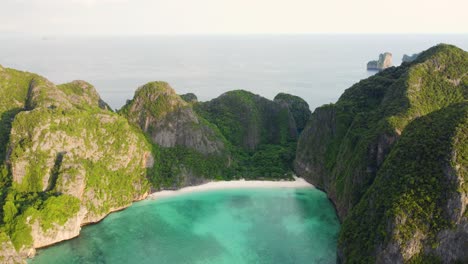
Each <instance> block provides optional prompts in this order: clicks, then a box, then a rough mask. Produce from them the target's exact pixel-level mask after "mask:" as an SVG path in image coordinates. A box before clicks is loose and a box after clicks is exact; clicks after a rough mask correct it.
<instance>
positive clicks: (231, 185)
mask: <svg viewBox="0 0 468 264" xmlns="http://www.w3.org/2000/svg"><path fill="white" fill-rule="evenodd" d="M243 188H315V186H314V185H312V184H310V183H308V182H307V181H306V180H304V179H303V178H299V177H296V176H294V181H287V180H280V181H261V180H252V181H250V180H243V179H242V180H233V181H212V182H208V183H204V184H201V185H197V186H189V187H184V188H181V189H179V190H163V191H157V192H154V193H151V194H149V195H148V196H147V197H146V200H155V199H158V198H164V197H171V196H176V195H180V194H185V193H193V192H204V191H211V190H226V189H243Z"/></svg>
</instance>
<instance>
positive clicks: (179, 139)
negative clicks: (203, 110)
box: [120, 82, 225, 154]
mask: <svg viewBox="0 0 468 264" xmlns="http://www.w3.org/2000/svg"><path fill="white" fill-rule="evenodd" d="M120 111H121V113H122V114H123V115H125V116H126V117H127V118H128V120H129V121H130V122H131V123H133V124H135V125H138V126H139V127H140V128H141V129H142V130H143V131H144V132H145V133H147V134H148V135H149V136H150V137H151V139H152V140H153V142H154V143H157V144H158V145H160V146H162V147H176V146H183V147H187V148H191V149H194V150H196V151H198V152H200V153H203V154H219V153H221V152H223V150H224V147H225V146H224V143H223V141H222V140H221V136H220V135H219V134H218V133H217V132H216V131H215V130H213V129H212V128H211V127H210V126H209V124H208V123H207V122H206V121H204V120H203V119H201V118H200V117H199V116H197V114H196V113H195V112H194V110H193V109H192V107H191V105H189V104H188V103H187V102H185V101H184V100H182V98H180V96H178V95H177V94H176V93H175V91H174V90H173V89H172V88H171V87H170V86H169V85H168V84H167V83H165V82H153V83H148V84H146V85H144V86H142V87H140V88H138V90H137V91H136V92H135V96H134V98H133V100H131V101H129V102H128V103H127V104H126V105H125V106H124V107H123V108H122V110H120Z"/></svg>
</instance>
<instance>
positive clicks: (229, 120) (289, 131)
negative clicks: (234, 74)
mask: <svg viewBox="0 0 468 264" xmlns="http://www.w3.org/2000/svg"><path fill="white" fill-rule="evenodd" d="M196 109H197V112H198V113H199V114H200V115H202V116H203V117H205V118H206V119H207V120H208V121H210V122H211V123H213V124H215V125H216V126H217V127H218V128H219V129H220V130H221V132H222V133H223V135H224V136H225V137H226V139H227V140H229V141H230V142H231V143H232V144H233V145H235V146H241V147H243V148H244V149H248V150H255V149H256V148H257V147H258V146H259V145H261V144H281V143H286V142H287V141H288V140H295V139H296V138H297V127H296V122H295V120H294V117H293V115H292V113H291V111H290V110H289V107H288V105H287V104H282V103H279V102H274V101H270V100H268V99H266V98H263V97H261V96H259V95H255V94H253V93H250V92H247V91H244V90H236V91H230V92H227V93H224V94H222V95H221V96H219V97H218V98H215V99H213V100H211V101H208V102H204V103H201V104H198V105H197V108H196Z"/></svg>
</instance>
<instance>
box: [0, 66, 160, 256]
mask: <svg viewBox="0 0 468 264" xmlns="http://www.w3.org/2000/svg"><path fill="white" fill-rule="evenodd" d="M12 76H15V77H16V78H17V79H20V80H22V79H25V81H24V84H23V85H24V86H25V88H24V90H25V93H24V95H25V97H24V100H23V103H22V104H21V102H18V106H22V108H21V109H19V110H18V111H17V112H15V115H13V116H12V119H11V121H12V123H11V124H10V125H9V126H10V127H11V130H10V131H8V132H9V143H8V149H7V151H6V154H7V155H6V163H7V164H8V165H9V166H8V168H10V175H11V176H10V177H11V183H10V184H11V186H10V189H9V192H11V195H10V194H8V195H7V198H6V200H7V203H8V206H9V207H8V208H10V209H9V211H8V212H9V215H8V218H12V220H10V221H13V219H14V220H15V223H16V224H15V225H14V226H12V228H11V229H10V230H9V232H10V233H9V234H7V238H6V241H7V242H5V243H3V245H4V247H3V248H4V249H3V250H2V251H0V256H3V257H4V259H5V261H10V260H11V261H16V260H15V258H16V256H15V254H13V253H12V251H11V250H10V247H9V245H14V249H13V250H15V251H16V252H17V256H19V258H20V259H21V258H24V257H32V256H33V255H34V252H35V248H40V247H44V246H48V245H51V244H54V243H57V242H60V241H62V240H67V239H70V238H73V237H75V236H77V235H78V234H79V232H80V229H81V226H82V225H85V224H87V223H94V222H97V221H100V220H101V219H102V218H103V217H105V216H106V215H107V214H109V213H110V212H112V211H116V210H120V209H123V208H125V207H127V206H129V205H130V204H131V203H132V202H133V201H135V200H140V199H143V198H145V197H146V195H147V194H148V191H149V183H148V181H147V178H146V172H147V169H148V166H152V165H153V164H152V163H153V162H154V159H153V157H152V155H151V147H150V144H149V143H148V142H147V141H146V139H145V137H144V135H142V134H141V133H140V132H139V131H137V130H136V129H135V128H133V127H132V126H131V125H130V124H129V123H128V121H127V120H126V119H125V118H123V117H121V116H119V115H117V114H115V113H113V112H111V111H109V110H108V107H107V106H106V104H105V103H103V102H102V100H101V99H100V98H99V95H98V94H97V92H96V91H95V89H94V87H92V86H91V85H90V84H88V83H85V82H82V81H75V82H72V83H70V84H66V85H61V86H59V87H57V86H55V85H54V84H52V83H51V82H49V81H47V80H45V79H44V78H42V77H40V76H36V75H32V74H29V73H22V72H17V71H13V72H12V75H9V76H6V75H4V77H5V78H12ZM0 81H2V80H1V79H0ZM18 83H20V82H19V81H15V82H7V83H6V85H5V86H0V91H3V90H5V89H9V88H10V85H18ZM19 88H20V87H16V89H19ZM0 101H1V100H0ZM0 169H2V168H1V166H0ZM34 193H35V194H40V195H31V194H34ZM21 196H24V197H28V198H26V199H30V201H29V200H27V203H26V205H27V204H30V205H31V206H30V207H27V206H25V205H22V207H23V209H22V211H21V212H18V210H16V209H15V208H16V206H15V203H17V201H16V200H15V197H21ZM23 204H24V202H23ZM34 204H36V205H38V204H42V205H41V206H39V207H37V206H36V207H34V206H32V205H34ZM2 206H3V204H2ZM47 210H53V211H54V212H55V213H54V214H47V213H44V211H47ZM19 238H20V239H19ZM9 239H11V242H9Z"/></svg>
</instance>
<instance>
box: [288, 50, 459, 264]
mask: <svg viewBox="0 0 468 264" xmlns="http://www.w3.org/2000/svg"><path fill="white" fill-rule="evenodd" d="M467 73H468V53H467V52H465V51H463V50H460V49H458V48H456V47H453V46H449V45H439V46H436V47H433V48H431V49H429V50H427V51H425V52H423V53H421V54H420V55H419V56H418V58H417V59H416V60H415V61H413V62H412V63H406V64H403V65H402V66H400V67H398V68H390V69H387V70H385V71H382V72H380V73H378V74H377V75H375V76H373V77H370V78H368V79H366V80H363V81H361V82H359V83H358V84H356V85H354V86H353V87H351V88H350V89H348V90H346V91H345V93H344V94H343V95H342V96H341V97H340V99H339V100H338V102H337V103H336V104H332V105H326V106H323V107H320V108H317V109H316V111H315V112H314V113H313V114H312V117H311V119H310V121H309V122H308V124H307V126H306V128H305V129H304V131H303V132H302V134H301V136H300V139H299V142H298V148H297V155H296V160H295V171H296V173H297V174H298V175H300V176H303V177H305V178H306V179H307V180H309V181H310V182H311V183H313V184H315V185H317V186H319V187H321V188H323V189H324V190H325V191H326V192H327V193H328V196H329V197H330V198H331V199H332V201H333V202H334V203H335V204H336V208H337V211H338V214H339V216H340V218H341V219H342V220H344V224H343V228H342V233H341V238H340V246H339V256H340V258H341V260H342V261H344V262H346V263H374V261H376V260H377V262H380V263H401V262H408V261H420V260H422V261H425V260H427V258H431V256H437V258H438V259H440V260H441V261H442V262H444V263H449V262H450V261H451V260H453V259H464V255H463V254H462V251H463V250H461V249H460V243H461V244H463V245H464V243H465V242H463V241H466V229H465V228H466V224H465V223H466V220H465V219H464V218H463V217H462V218H456V217H455V218H454V217H453V216H450V215H453V214H455V215H458V217H459V216H460V214H459V213H460V212H462V211H463V209H461V208H462V207H464V206H466V198H464V197H466V187H463V186H465V184H463V182H465V181H466V178H464V180H458V182H459V183H456V182H457V180H456V178H458V179H460V178H463V177H464V176H463V177H460V176H457V177H455V176H454V175H456V173H455V172H454V171H457V170H460V172H462V174H460V175H465V174H464V171H466V165H463V162H458V163H457V164H455V163H454V162H453V158H452V159H450V158H447V159H443V161H444V162H442V163H440V162H439V163H437V162H436V160H439V159H440V158H441V156H437V158H434V157H432V156H430V154H431V155H433V154H434V153H433V152H435V153H438V155H445V157H447V155H451V154H450V153H452V154H453V153H456V152H454V151H453V149H452V150H450V149H444V150H441V151H437V150H436V149H437V146H439V145H441V146H449V147H450V146H453V144H452V143H453V142H454V141H456V142H460V143H459V144H460V146H461V149H462V150H459V151H462V152H460V153H464V152H463V148H465V149H466V146H467V144H466V142H465V143H462V141H461V140H460V139H457V138H459V136H455V135H462V134H463V133H458V132H457V133H456V134H450V133H449V131H458V130H457V129H458V127H459V125H460V124H461V123H462V122H461V121H460V120H463V118H465V119H466V111H465V110H460V107H461V106H459V103H461V102H466V100H467V99H468V77H467V76H468V74H467ZM452 107H453V108H454V109H458V110H446V111H445V109H452ZM457 107H458V108H457ZM461 108H463V109H465V108H466V106H463V107H461ZM431 113H434V114H433V115H432V114H431ZM449 116H452V117H454V119H453V120H452V121H447V124H443V125H440V127H437V129H439V130H437V131H438V132H434V131H433V130H434V129H435V127H434V126H435V124H434V123H435V122H436V121H437V120H439V121H440V122H443V121H444V120H445V119H449ZM456 116H458V119H457V118H455V117H456ZM425 118H427V119H425ZM415 119H417V120H425V121H417V122H416V121H413V120H415ZM441 120H442V121H441ZM456 120H458V121H456ZM439 121H437V122H439ZM413 122H415V123H414V124H413ZM420 122H422V123H420ZM408 124H411V126H408ZM423 124H425V125H423ZM407 126H408V128H407ZM414 126H417V127H420V128H419V129H417V131H418V133H423V134H418V133H416V132H414V130H409V131H408V132H406V129H410V128H412V127H414ZM424 126H425V128H421V127H424ZM412 129H414V128H412ZM450 129H452V130H450ZM410 131H413V132H410ZM421 131H422V132H421ZM429 132H434V133H435V134H430V133H429ZM402 133H403V135H407V136H406V139H405V140H404V139H403V138H400V135H402ZM424 133H427V134H428V135H431V136H430V137H427V136H426V137H424ZM437 133H439V134H437ZM464 134H466V132H464ZM415 135H418V136H415ZM404 137H405V136H404ZM417 137H420V138H424V140H423V141H418V143H417V145H415V144H410V143H411V140H416V139H417ZM431 140H434V141H435V142H436V143H434V142H432V141H431ZM401 141H405V142H406V143H399V142H401ZM396 142H398V143H396ZM395 144H397V146H400V147H398V148H396V147H395ZM404 144H407V145H408V147H403V145H404ZM395 148H396V149H395ZM398 149H399V150H398ZM412 149H414V150H417V151H420V152H417V153H414V152H412V151H411V150H412ZM395 153H399V154H395ZM409 153H413V154H414V155H412V154H409ZM442 153H443V154H442ZM454 155H455V154H454ZM397 156H400V157H404V158H400V159H398V158H396V157H397ZM455 156H456V157H463V156H465V154H462V155H455ZM418 157H419V158H418ZM450 160H452V161H450ZM415 163H416V164H417V163H423V164H427V166H422V167H421V166H419V167H418V166H416V164H415ZM389 164H398V165H389ZM434 164H435V165H434ZM465 164H466V163H465ZM389 166H390V167H391V168H393V169H392V170H390V169H389ZM395 168H396V169H395ZM398 168H400V169H401V170H398ZM405 168H407V169H408V170H405ZM415 168H418V169H417V170H414V169H415ZM429 168H431V169H429ZM442 168H443V170H444V171H445V174H444V175H445V177H442V176H441V174H440V170H442ZM410 169H411V170H410ZM428 170H429V171H428ZM416 171H419V173H424V172H426V174H424V175H421V176H415V177H411V179H410V180H408V179H406V178H405V175H406V176H408V175H409V173H413V172H415V173H416ZM383 175H386V176H383ZM450 175H452V176H450ZM376 177H377V178H376ZM383 178H386V179H391V180H386V181H383V180H382V179H383ZM397 179H398V180H400V179H404V180H403V181H400V182H399V181H398V180H397ZM406 180H408V181H409V183H408V182H407V181H406ZM418 180H420V182H419V181H418ZM379 182H380V183H379ZM382 182H385V183H384V184H382ZM434 182H435V183H438V184H435V185H429V184H434ZM379 184H380V185H379ZM395 184H396V185H395ZM425 184H427V185H425ZM439 184H440V186H447V185H451V186H458V187H456V188H452V189H450V190H452V191H450V192H448V191H447V189H444V191H441V189H440V188H439V187H440V186H439ZM376 186H380V187H379V188H380V189H378V190H377V189H376V188H377V187H376ZM390 186H394V188H395V189H393V190H396V191H394V192H392V193H395V195H393V194H392V195H390V194H388V192H386V191H385V190H387V189H390ZM427 186H431V187H430V188H428V189H424V190H426V191H427V193H426V192H425V191H424V190H423V191H421V189H423V188H422V187H424V188H426V187H427ZM434 186H437V188H436V187H434ZM419 187H421V188H419ZM399 188H401V189H402V190H404V191H399ZM438 188H439V189H438ZM457 188H458V191H453V190H456V189H457ZM370 193H372V195H371V194H370ZM448 193H451V194H450V196H451V197H452V198H447V194H448ZM391 197H394V199H393V200H392V199H390V198H391ZM421 197H424V198H421ZM440 197H442V198H444V199H446V200H443V201H442V200H440V199H439V198H440ZM426 199H427V200H426ZM378 201H380V202H378ZM425 201H427V202H428V203H429V204H425ZM433 201H436V202H434V203H432V202H433ZM386 202H390V203H391V204H390V205H389V204H387V203H386ZM408 204H410V205H411V206H409V207H406V209H403V211H399V212H397V208H396V207H394V206H396V205H399V208H405V206H407V205H408ZM464 204H465V205H464ZM384 205H385V206H387V207H385V206H384ZM383 208H387V209H386V210H384V211H385V212H386V213H384V211H382V210H383ZM418 208H419V209H418ZM448 208H450V209H448ZM421 209H422V212H420V211H417V210H421ZM411 212H414V214H412V213H411ZM440 212H444V213H443V214H442V213H440ZM392 214H393V215H392ZM383 219H385V220H383ZM440 219H446V220H447V219H451V220H450V221H451V222H452V224H453V225H452V226H453V229H451V228H449V227H448V226H447V225H445V224H443V223H442V222H443V221H439V220H440ZM423 222H427V223H428V224H426V225H425V224H422V223H423ZM376 223H377V224H376ZM433 223H435V224H433ZM428 226H429V227H428ZM403 229H404V230H403ZM408 230H411V232H408ZM431 230H435V231H436V232H435V233H434V232H432V231H431ZM429 245H431V246H429Z"/></svg>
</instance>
